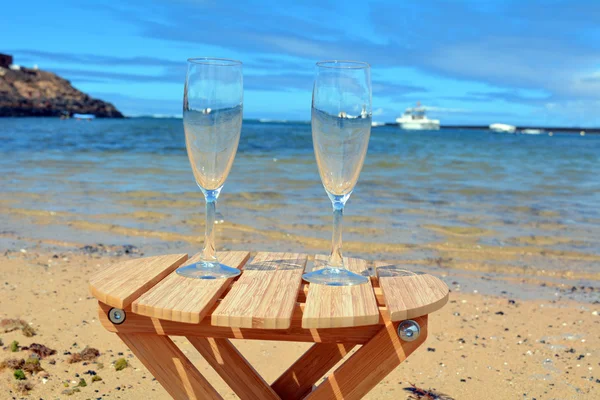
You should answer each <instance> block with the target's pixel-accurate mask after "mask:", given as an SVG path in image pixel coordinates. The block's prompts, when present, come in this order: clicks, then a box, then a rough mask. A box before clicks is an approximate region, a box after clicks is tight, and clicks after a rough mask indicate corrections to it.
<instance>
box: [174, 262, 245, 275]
mask: <svg viewBox="0 0 600 400" xmlns="http://www.w3.org/2000/svg"><path fill="white" fill-rule="evenodd" d="M176 272H177V274H179V275H181V276H185V277H186V278H194V279H222V278H233V277H234V276H238V275H239V274H241V273H242V271H240V270H239V269H237V268H231V267H228V266H227V265H223V264H220V263H212V262H208V261H198V262H197V263H194V264H190V265H186V266H184V267H179V268H177V271H176Z"/></svg>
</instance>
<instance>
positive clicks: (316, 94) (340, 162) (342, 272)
mask: <svg viewBox="0 0 600 400" xmlns="http://www.w3.org/2000/svg"><path fill="white" fill-rule="evenodd" d="M371 109H372V105H371V72H370V67H369V64H367V63H363V62H357V61H322V62H319V63H317V72H316V78H315V83H314V87H313V100H312V136H313V146H314V150H315V157H316V159H317V166H318V167H319V174H320V175H321V181H322V182H323V186H324V187H325V191H326V192H327V195H328V196H329V199H330V200H331V204H332V205H333V238H332V245H331V254H330V256H329V260H328V261H327V264H326V265H325V268H323V269H318V270H315V271H313V272H310V273H307V274H304V276H303V278H304V280H306V281H308V282H310V283H312V284H322V285H333V286H347V285H357V284H361V283H367V282H368V281H369V280H368V278H367V277H365V276H362V275H359V274H356V273H353V272H351V271H348V270H347V269H346V268H345V267H344V259H343V256H342V218H343V215H344V206H345V205H346V202H347V201H348V199H349V198H350V195H351V194H352V191H353V190H354V186H355V185H356V181H357V180H358V176H359V175H360V171H361V169H362V166H363V163H364V161H365V156H366V154H367V147H368V146H369V137H370V135H371Z"/></svg>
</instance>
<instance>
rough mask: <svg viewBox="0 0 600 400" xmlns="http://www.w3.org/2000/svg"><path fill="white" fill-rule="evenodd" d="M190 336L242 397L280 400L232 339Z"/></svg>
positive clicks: (244, 399)
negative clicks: (232, 342)
mask: <svg viewBox="0 0 600 400" xmlns="http://www.w3.org/2000/svg"><path fill="white" fill-rule="evenodd" d="M187 339H188V340H189V341H190V343H191V344H192V345H193V346H194V347H195V348H196V350H198V352H199V353H200V354H201V355H202V357H204V359H205V360H206V361H207V362H208V363H209V364H210V365H211V366H212V367H213V368H214V370H215V371H217V373H218V374H219V375H220V376H221V378H223V380H224V381H225V383H227V384H228V385H229V387H230V388H231V389H232V390H233V391H234V392H235V394H237V395H238V396H239V398H240V399H241V400H268V399H271V400H279V396H278V395H277V394H276V393H275V392H274V391H273V389H271V387H270V386H269V384H268V383H267V382H265V380H264V379H263V378H262V376H260V375H259V374H258V372H256V370H255V369H254V368H253V367H252V365H250V363H249V362H248V361H246V359H245V358H244V357H243V356H242V354H241V353H240V352H239V351H238V349H236V348H235V346H234V345H233V344H231V342H230V341H229V339H215V338H203V337H197V336H188V337H187Z"/></svg>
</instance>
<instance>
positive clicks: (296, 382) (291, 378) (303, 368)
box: [271, 343, 355, 400]
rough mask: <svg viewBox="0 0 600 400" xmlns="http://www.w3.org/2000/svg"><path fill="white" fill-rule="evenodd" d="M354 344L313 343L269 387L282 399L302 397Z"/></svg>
mask: <svg viewBox="0 0 600 400" xmlns="http://www.w3.org/2000/svg"><path fill="white" fill-rule="evenodd" d="M354 346H355V345H354V344H343V343H340V344H336V343H315V344H313V345H312V346H311V348H310V349H308V350H307V351H306V352H305V353H304V354H303V355H302V356H301V357H300V358H299V359H298V360H297V361H296V362H295V363H294V364H292V366H291V367H289V368H288V369H287V371H285V372H284V373H283V374H281V376H280V377H279V378H277V380H276V381H275V382H273V384H272V385H271V387H272V388H273V389H274V390H275V392H277V394H278V395H279V397H281V398H282V399H286V400H288V399H289V400H297V399H302V398H304V396H306V395H307V394H308V393H309V392H310V391H311V389H312V387H313V385H314V384H315V383H317V381H318V380H319V379H321V378H322V377H323V375H325V373H326V372H327V371H329V370H330V369H331V368H333V367H334V366H335V364H337V363H338V362H339V361H340V360H341V359H342V358H344V357H345V356H346V354H348V352H349V351H350V350H352V349H353V348H354Z"/></svg>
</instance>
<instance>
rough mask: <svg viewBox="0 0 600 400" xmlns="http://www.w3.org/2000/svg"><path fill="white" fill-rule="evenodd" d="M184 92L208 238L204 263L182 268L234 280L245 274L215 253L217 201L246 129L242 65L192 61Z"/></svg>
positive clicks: (188, 138)
mask: <svg viewBox="0 0 600 400" xmlns="http://www.w3.org/2000/svg"><path fill="white" fill-rule="evenodd" d="M187 66H188V68H187V75H186V79H185V88H184V93H183V127H184V130H185V144H186V148H187V153H188V158H189V160H190V164H191V166H192V171H193V173H194V178H195V179H196V183H197V184H198V186H199V187H200V190H201V191H202V193H203V194H204V198H205V200H206V234H205V239H204V249H203V250H202V257H201V259H200V261H198V262H196V263H193V264H190V265H186V266H184V267H181V268H178V269H177V273H178V274H179V275H182V276H185V277H189V278H198V279H217V278H231V277H234V276H237V275H239V274H240V270H239V269H237V268H232V267H229V266H226V265H223V264H221V263H219V260H218V259H217V255H216V252H215V239H214V226H215V214H216V203H217V199H218V197H219V194H220V193H221V189H222V188H223V184H224V183H225V179H227V175H229V171H230V170H231V166H232V165H233V159H234V158H235V153H236V151H237V147H238V143H239V141H240V132H241V129H242V106H243V98H244V93H243V83H242V63H241V62H240V61H235V60H227V59H220V58H209V57H202V58H190V59H188V64H187Z"/></svg>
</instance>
